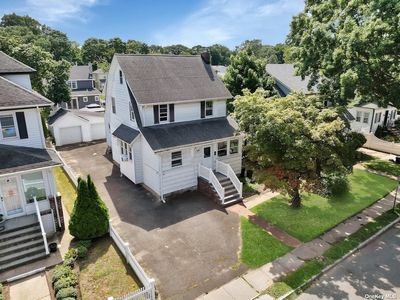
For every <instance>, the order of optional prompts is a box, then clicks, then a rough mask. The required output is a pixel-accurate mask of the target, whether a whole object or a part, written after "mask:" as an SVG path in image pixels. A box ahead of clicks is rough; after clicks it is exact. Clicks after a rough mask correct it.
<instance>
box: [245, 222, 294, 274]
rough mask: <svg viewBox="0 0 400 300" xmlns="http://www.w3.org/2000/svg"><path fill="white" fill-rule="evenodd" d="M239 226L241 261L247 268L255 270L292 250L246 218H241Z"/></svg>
mask: <svg viewBox="0 0 400 300" xmlns="http://www.w3.org/2000/svg"><path fill="white" fill-rule="evenodd" d="M240 224H241V234H242V252H241V260H242V262H243V263H245V264H246V265H248V266H249V267H251V268H257V267H259V266H262V265H264V264H266V263H268V262H270V261H273V260H274V259H276V258H278V257H280V256H282V255H284V254H286V253H287V252H289V251H290V250H292V248H290V247H289V246H286V245H285V244H283V243H282V242H280V241H279V240H277V239H276V238H274V237H273V236H272V235H270V234H269V233H267V232H266V231H264V230H263V229H262V228H261V227H259V226H258V225H255V224H253V223H251V222H250V221H249V220H247V219H246V218H244V217H241V219H240Z"/></svg>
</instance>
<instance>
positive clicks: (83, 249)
mask: <svg viewBox="0 0 400 300" xmlns="http://www.w3.org/2000/svg"><path fill="white" fill-rule="evenodd" d="M76 252H77V253H78V257H79V258H85V257H86V256H87V254H88V248H86V247H85V246H83V245H78V246H77V247H76Z"/></svg>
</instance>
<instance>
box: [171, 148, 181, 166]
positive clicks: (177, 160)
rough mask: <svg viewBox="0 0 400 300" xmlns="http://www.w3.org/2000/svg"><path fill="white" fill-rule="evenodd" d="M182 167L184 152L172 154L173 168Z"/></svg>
mask: <svg viewBox="0 0 400 300" xmlns="http://www.w3.org/2000/svg"><path fill="white" fill-rule="evenodd" d="M179 166H182V151H176V152H172V153H171V167H179Z"/></svg>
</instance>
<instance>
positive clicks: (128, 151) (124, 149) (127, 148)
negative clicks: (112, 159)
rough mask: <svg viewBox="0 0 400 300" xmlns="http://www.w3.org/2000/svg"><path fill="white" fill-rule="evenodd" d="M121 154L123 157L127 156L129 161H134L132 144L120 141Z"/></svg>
mask: <svg viewBox="0 0 400 300" xmlns="http://www.w3.org/2000/svg"><path fill="white" fill-rule="evenodd" d="M120 152H121V155H126V156H127V157H128V159H129V160H132V158H133V154H132V146H131V145H130V144H128V143H127V142H124V141H122V140H120Z"/></svg>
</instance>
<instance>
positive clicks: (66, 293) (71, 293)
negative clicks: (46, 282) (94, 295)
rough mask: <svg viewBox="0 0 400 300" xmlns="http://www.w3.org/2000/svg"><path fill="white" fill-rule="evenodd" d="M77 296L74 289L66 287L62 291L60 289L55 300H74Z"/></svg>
mask: <svg viewBox="0 0 400 300" xmlns="http://www.w3.org/2000/svg"><path fill="white" fill-rule="evenodd" d="M77 296H78V292H77V290H76V288H74V287H67V288H64V289H61V290H59V291H58V292H57V294H56V299H57V300H59V299H60V300H61V299H63V300H64V299H65V298H68V297H70V298H72V299H76V297H77Z"/></svg>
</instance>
